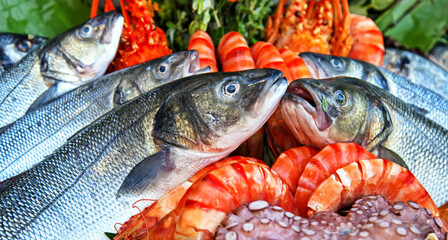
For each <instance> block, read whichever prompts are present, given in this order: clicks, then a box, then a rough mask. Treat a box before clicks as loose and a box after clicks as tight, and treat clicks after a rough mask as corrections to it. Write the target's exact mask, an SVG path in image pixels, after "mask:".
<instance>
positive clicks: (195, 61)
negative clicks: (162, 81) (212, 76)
mask: <svg viewBox="0 0 448 240" xmlns="http://www.w3.org/2000/svg"><path fill="white" fill-rule="evenodd" d="M187 54H188V56H187V58H188V61H187V63H188V64H186V65H185V67H184V76H185V77H187V76H191V75H196V74H201V73H208V72H210V67H205V68H203V69H200V63H199V53H198V52H197V51H188V52H187Z"/></svg>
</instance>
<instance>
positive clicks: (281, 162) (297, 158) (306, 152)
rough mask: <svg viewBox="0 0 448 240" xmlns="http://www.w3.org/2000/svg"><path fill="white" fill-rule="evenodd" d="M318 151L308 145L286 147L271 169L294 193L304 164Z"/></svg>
mask: <svg viewBox="0 0 448 240" xmlns="http://www.w3.org/2000/svg"><path fill="white" fill-rule="evenodd" d="M318 152H319V150H317V149H315V148H312V147H308V146H302V147H296V148H291V149H288V150H286V151H284V152H283V153H282V154H280V156H278V158H277V160H276V161H275V163H274V165H272V168H271V169H272V171H274V172H276V173H277V174H278V176H279V177H280V178H281V179H282V180H283V182H285V183H286V185H288V187H289V190H290V191H291V193H292V194H294V193H295V191H296V188H297V183H298V181H299V177H300V176H301V175H302V173H303V170H304V169H305V166H306V164H307V163H308V162H309V161H310V159H311V158H312V157H313V156H314V155H316V154H317V153H318Z"/></svg>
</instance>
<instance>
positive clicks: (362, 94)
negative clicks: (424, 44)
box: [0, 12, 448, 239]
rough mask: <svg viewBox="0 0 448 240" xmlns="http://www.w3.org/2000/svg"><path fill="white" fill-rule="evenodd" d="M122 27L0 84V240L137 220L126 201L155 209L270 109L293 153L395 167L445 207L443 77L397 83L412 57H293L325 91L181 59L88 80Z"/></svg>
mask: <svg viewBox="0 0 448 240" xmlns="http://www.w3.org/2000/svg"><path fill="white" fill-rule="evenodd" d="M122 24H123V20H122V17H121V16H120V15H118V14H116V13H113V12H112V13H108V14H104V15H100V16H98V17H97V18H94V19H92V20H89V21H88V22H86V23H85V24H83V25H80V26H78V27H76V28H74V29H72V30H69V31H67V32H66V33H64V34H62V35H61V36H59V37H57V38H55V39H52V40H47V39H39V40H38V41H37V40H33V41H35V45H30V47H29V49H28V50H29V54H27V55H23V56H22V59H21V60H19V61H18V62H17V63H16V64H14V65H13V66H8V65H6V67H5V68H4V72H3V73H1V75H0V78H1V80H2V85H0V97H2V99H3V100H2V101H1V102H0V115H1V116H2V118H0V119H1V120H2V121H3V122H0V123H1V125H0V126H2V127H3V129H1V130H0V156H1V159H0V181H2V182H1V183H0V219H1V220H0V238H1V239H40V238H46V239H101V238H104V237H105V236H104V232H113V231H114V230H115V229H114V223H116V222H124V221H125V220H126V219H128V218H129V217H130V216H132V215H134V214H135V213H136V212H135V211H132V209H131V207H130V206H131V205H132V204H133V203H134V202H135V201H137V200H139V199H142V198H145V199H148V198H151V199H157V198H159V197H160V196H162V195H164V194H165V193H167V192H168V191H169V190H171V189H172V188H174V187H175V186H177V185H178V184H180V183H181V182H183V181H185V180H186V179H188V177H190V176H191V175H193V174H194V173H195V172H197V171H198V170H199V169H201V168H203V167H205V166H206V165H208V164H210V163H212V162H214V161H217V160H219V159H221V158H223V157H225V156H227V155H228V154H229V153H230V152H232V151H233V150H234V149H235V148H237V147H238V146H239V144H241V143H242V142H243V141H245V140H246V139H247V138H249V137H250V136H251V135H253V134H254V133H255V132H256V131H257V130H258V129H259V128H260V127H261V126H262V125H263V124H264V123H265V122H266V121H267V119H268V118H269V117H270V116H271V114H272V113H273V112H274V110H275V109H276V108H277V106H278V104H279V102H280V100H281V99H282V100H281V104H280V109H281V113H282V115H283V118H284V120H285V122H286V124H287V125H288V127H289V128H290V129H291V131H292V132H293V133H294V136H295V137H296V139H297V140H298V141H299V142H300V143H301V144H304V145H311V146H315V147H319V148H321V147H323V146H325V145H327V144H329V143H333V142H356V143H358V144H360V145H362V146H364V147H365V148H367V149H369V150H375V151H377V152H378V154H379V156H381V157H384V158H388V159H391V160H394V161H396V162H399V163H401V164H402V165H405V166H407V167H408V168H409V169H410V170H411V171H412V172H413V173H414V174H415V175H416V177H417V178H418V179H419V181H421V182H422V184H423V185H424V186H425V187H426V189H427V190H428V191H429V192H430V194H431V196H432V197H433V199H434V200H435V202H436V203H437V204H439V205H440V204H441V203H444V202H445V201H446V200H448V191H447V190H448V186H446V185H444V184H443V183H444V182H445V180H446V179H447V177H448V171H447V170H448V169H447V165H446V160H447V156H448V152H447V151H448V150H446V149H447V148H446V145H447V144H448V143H447V140H448V132H447V130H445V129H446V128H447V126H448V121H447V116H448V115H447V114H448V111H447V110H448V109H447V108H448V105H447V104H446V101H447V100H446V99H447V95H444V91H445V89H444V88H446V86H447V85H446V83H445V81H447V79H446V78H445V77H444V76H445V75H444V74H445V73H443V72H442V73H437V74H438V76H428V75H425V76H424V78H430V79H431V80H434V81H433V83H431V84H427V83H426V82H422V81H421V79H422V77H415V78H412V77H413V76H415V74H414V73H412V71H410V70H406V71H403V69H406V68H410V69H414V68H413V65H412V64H414V63H416V62H417V60H413V59H412V58H411V57H412V56H411V57H409V56H408V57H407V58H408V59H409V60H405V64H401V65H400V66H399V68H398V69H399V70H400V72H398V73H400V74H405V75H406V74H407V75H409V76H406V77H401V76H399V75H396V74H394V73H392V72H389V71H388V70H386V69H384V68H379V67H375V66H372V65H368V64H366V63H364V62H360V61H356V60H352V59H347V58H340V57H334V56H326V55H319V54H312V53H304V54H302V55H301V57H302V58H303V59H304V60H305V62H306V63H307V65H308V67H309V69H310V71H311V74H312V76H313V77H315V78H332V79H327V80H323V81H317V80H314V79H299V80H296V81H295V82H293V83H292V84H291V85H290V86H289V87H288V89H287V81H286V79H285V78H282V73H281V72H280V71H277V70H273V69H258V70H249V71H244V72H234V73H205V74H204V72H207V69H202V70H200V69H199V62H198V61H199V57H198V54H197V52H196V51H186V52H178V53H175V54H172V55H168V56H165V57H162V58H159V59H155V60H152V61H149V62H146V63H143V64H140V65H136V66H134V67H130V68H127V69H123V70H121V71H118V72H115V73H112V74H108V75H105V76H103V77H99V76H100V75H102V74H104V71H105V69H106V67H107V65H108V64H109V62H110V61H111V60H112V58H113V56H111V52H113V53H114V52H115V50H116V45H117V44H118V39H119V35H120V33H121V27H122ZM27 38H28V40H30V38H31V39H33V37H30V36H27ZM5 41H6V40H5ZM7 41H9V42H8V44H9V45H10V43H11V42H12V40H7ZM6 45H7V44H5V45H3V46H6ZM24 49H25V48H24ZM81 49H84V50H87V52H89V53H84V52H83V51H81ZM114 49H115V50H114ZM23 52H24V53H25V52H26V51H23ZM8 56H9V55H8ZM400 56H404V55H400ZM9 59H10V60H9V62H11V61H15V60H14V59H17V58H9ZM395 61H397V60H393V62H395ZM386 62H387V61H386ZM3 63H5V61H4V62H3ZM385 64H386V63H385ZM423 64H424V63H418V65H419V66H423ZM384 66H386V65H384ZM433 67H434V66H432V68H433ZM428 68H429V67H428ZM388 69H390V70H392V71H394V67H392V65H390V67H388ZM433 69H434V68H433ZM435 71H436V72H437V71H439V69H438V68H437V69H436V70H435ZM437 74H436V75H437ZM337 76H344V77H340V78H334V77H337ZM352 77H355V78H352ZM360 79H362V80H360ZM409 79H410V80H409ZM30 86H32V87H30ZM28 90H32V91H31V92H27V91H28ZM436 90H437V91H436ZM285 92H286V94H284V93H285ZM25 96H27V97H28V96H29V98H27V97H25ZM25 113H26V114H25ZM67 139H68V140H67ZM434 183H439V184H434Z"/></svg>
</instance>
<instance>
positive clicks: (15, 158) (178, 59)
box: [0, 51, 199, 181]
mask: <svg viewBox="0 0 448 240" xmlns="http://www.w3.org/2000/svg"><path fill="white" fill-rule="evenodd" d="M198 70H199V57H198V53H197V52H195V51H187V52H178V53H174V54H171V55H168V56H165V57H161V58H157V59H154V60H151V61H148V62H145V63H142V64H139V65H135V66H133V67H130V68H126V69H123V70H121V71H117V72H114V73H111V74H108V75H106V76H104V77H102V78H100V79H97V80H96V81H94V82H91V83H89V84H86V85H84V86H82V87H79V88H77V89H75V90H73V91H71V92H69V93H67V94H65V95H63V96H62V97H60V98H58V99H56V100H54V101H53V102H51V103H49V104H47V105H44V106H42V107H40V108H37V109H36V110H35V111H33V112H31V113H29V114H26V115H25V116H23V117H21V118H19V119H18V120H17V121H15V122H14V123H12V124H10V125H9V126H7V127H6V128H5V129H3V131H2V132H1V133H0V154H1V156H2V158H1V159H0V181H3V180H5V179H8V178H10V177H13V176H15V175H17V174H19V173H21V172H23V171H25V170H27V169H29V168H31V167H32V166H33V165H35V164H36V163H38V162H40V161H41V160H43V159H44V158H45V157H46V156H47V155H49V154H51V153H52V152H53V151H54V150H56V149H57V148H58V147H60V146H61V145H62V144H64V143H65V141H66V140H67V139H68V138H70V137H71V136H72V135H73V134H75V133H76V132H78V131H79V130H81V129H83V128H84V127H86V126H87V125H89V124H90V123H92V122H93V121H95V120H96V119H97V118H99V117H100V116H102V115H103V114H105V113H107V112H108V111H110V110H112V109H113V108H115V107H117V106H119V105H122V104H123V103H125V102H127V101H129V100H131V99H133V98H135V97H137V96H139V95H141V94H143V93H146V92H148V91H149V90H151V89H153V88H155V87H158V86H160V85H163V84H165V83H169V82H172V81H174V80H176V79H179V78H182V77H187V76H189V75H194V74H196V73H198ZM10 149H15V151H10Z"/></svg>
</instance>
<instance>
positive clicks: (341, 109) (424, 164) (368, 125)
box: [281, 77, 448, 206]
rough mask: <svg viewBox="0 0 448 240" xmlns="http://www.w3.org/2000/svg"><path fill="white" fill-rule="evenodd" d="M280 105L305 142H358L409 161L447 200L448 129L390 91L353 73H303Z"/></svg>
mask: <svg viewBox="0 0 448 240" xmlns="http://www.w3.org/2000/svg"><path fill="white" fill-rule="evenodd" d="M281 111H282V116H283V118H284V119H285V122H286V124H287V125H288V127H289V129H290V130H291V131H292V132H293V133H294V136H295V137H296V139H297V140H298V141H299V142H300V143H301V144H305V145H311V146H315V147H318V148H322V147H324V146H325V145H327V144H330V143H336V142H354V143H357V144H359V145H361V146H363V147H364V148H366V149H368V150H369V151H378V153H377V154H378V155H377V156H379V157H381V158H385V159H388V160H391V161H394V162H396V163H399V164H401V165H404V166H407V167H408V168H409V170H410V171H411V172H412V173H413V174H414V175H415V177H416V178H417V179H418V180H419V181H420V183H421V184H422V185H423V186H424V187H425V188H426V190H427V191H428V192H429V194H430V195H431V197H432V199H433V200H434V202H435V203H436V204H437V205H439V206H440V205H442V204H444V203H445V202H446V201H447V200H448V185H447V184H446V180H447V179H448V131H447V130H445V129H444V128H442V127H441V126H439V125H438V124H436V123H434V122H433V121H431V120H429V119H427V118H425V117H423V116H422V115H421V114H420V113H419V112H417V111H416V110H415V109H414V108H413V107H410V106H409V105H408V104H406V103H405V102H403V101H402V100H400V99H399V98H397V97H395V96H393V95H391V94H390V93H388V92H387V91H385V90H383V89H380V88H378V87H376V86H374V85H372V84H369V83H367V82H364V81H362V80H359V79H355V78H348V77H341V78H336V79H326V80H321V81H319V80H314V79H299V80H296V81H295V82H293V83H291V84H290V86H289V87H288V90H287V92H286V94H285V96H284V97H283V99H282V102H281Z"/></svg>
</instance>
